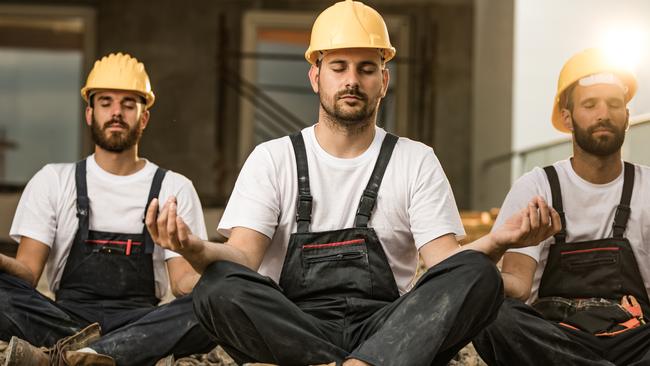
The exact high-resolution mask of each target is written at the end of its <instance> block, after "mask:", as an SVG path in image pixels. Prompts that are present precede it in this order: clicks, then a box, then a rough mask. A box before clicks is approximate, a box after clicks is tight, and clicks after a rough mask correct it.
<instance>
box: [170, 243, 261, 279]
mask: <svg viewBox="0 0 650 366" xmlns="http://www.w3.org/2000/svg"><path fill="white" fill-rule="evenodd" d="M178 253H179V254H181V255H182V256H183V257H184V258H185V259H186V260H187V261H188V262H189V263H190V264H191V265H192V268H194V270H195V271H196V272H197V273H199V274H201V273H203V271H205V269H206V268H207V267H208V266H209V265H210V264H212V263H214V262H217V261H229V262H234V263H238V264H241V265H243V266H246V267H248V268H251V269H253V270H255V271H256V270H257V268H255V267H256V265H255V264H254V263H251V261H249V260H248V258H247V257H246V255H245V254H244V253H243V252H242V251H241V250H239V249H237V248H235V247H233V246H231V245H228V244H227V243H226V244H219V243H212V242H209V241H203V242H202V245H201V246H200V247H199V248H198V249H197V250H193V251H178Z"/></svg>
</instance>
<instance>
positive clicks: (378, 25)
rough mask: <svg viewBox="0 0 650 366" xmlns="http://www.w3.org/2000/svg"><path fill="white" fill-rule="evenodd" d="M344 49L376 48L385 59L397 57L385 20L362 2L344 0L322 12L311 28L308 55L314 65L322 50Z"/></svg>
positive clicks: (306, 53) (306, 54)
mask: <svg viewBox="0 0 650 366" xmlns="http://www.w3.org/2000/svg"><path fill="white" fill-rule="evenodd" d="M341 48H377V49H380V50H382V53H383V57H384V61H389V60H390V59H392V58H393V57H395V48H394V47H393V46H391V44H390V39H389V38H388V29H387V28H386V23H384V19H383V18H382V17H381V15H379V13H378V12H377V11H376V10H375V9H373V8H371V7H369V6H367V5H364V4H363V3H362V2H359V1H352V0H345V1H341V2H338V3H336V4H334V5H332V6H330V7H329V8H327V9H325V10H324V11H323V12H322V13H320V15H319V16H318V18H316V21H315V22H314V26H313V27H312V29H311V41H310V42H309V48H308V49H307V52H305V58H306V59H307V61H309V63H310V64H312V65H315V64H316V61H317V60H318V55H319V53H320V52H321V51H326V50H336V49H341Z"/></svg>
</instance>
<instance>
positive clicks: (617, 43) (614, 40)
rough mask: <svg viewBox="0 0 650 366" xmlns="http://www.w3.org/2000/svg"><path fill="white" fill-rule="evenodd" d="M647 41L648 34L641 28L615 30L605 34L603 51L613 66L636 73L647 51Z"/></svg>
mask: <svg viewBox="0 0 650 366" xmlns="http://www.w3.org/2000/svg"><path fill="white" fill-rule="evenodd" d="M646 39H647V34H646V32H644V31H643V30H642V29H640V28H632V27H622V28H615V29H611V30H609V31H608V32H607V33H605V35H604V37H603V49H604V50H605V52H606V53H607V55H608V57H610V58H611V62H612V63H613V64H615V65H617V66H619V67H622V68H625V69H628V70H630V71H634V70H635V69H636V67H637V66H638V65H639V62H640V61H641V57H642V54H643V53H644V51H645V47H646V44H647V43H646Z"/></svg>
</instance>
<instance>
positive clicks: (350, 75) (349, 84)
mask: <svg viewBox="0 0 650 366" xmlns="http://www.w3.org/2000/svg"><path fill="white" fill-rule="evenodd" d="M345 87H346V88H348V89H353V88H358V87H359V75H357V72H356V70H354V69H353V68H350V70H348V72H347V73H346V74H345Z"/></svg>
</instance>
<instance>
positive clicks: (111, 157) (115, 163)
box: [95, 145, 146, 175]
mask: <svg viewBox="0 0 650 366" xmlns="http://www.w3.org/2000/svg"><path fill="white" fill-rule="evenodd" d="M95 161H96V162H97V165H99V166H100V168H102V169H104V170H105V171H107V172H109V173H111V174H115V175H131V174H133V173H135V172H137V171H139V170H140V169H142V168H144V166H145V164H146V161H145V160H144V159H140V158H139V157H138V147H137V145H136V146H133V147H132V148H130V149H128V150H124V151H122V152H119V153H116V152H112V151H107V150H104V149H102V148H101V147H99V146H97V145H95Z"/></svg>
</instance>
